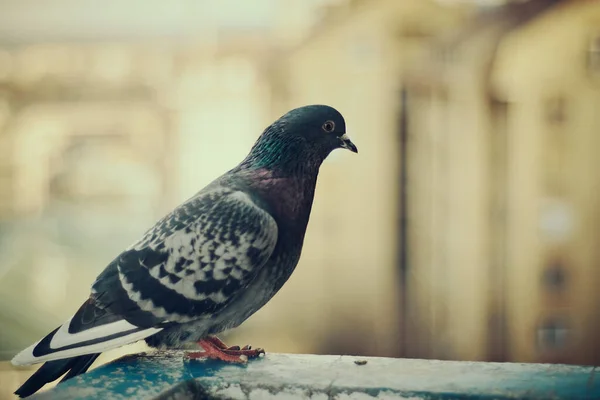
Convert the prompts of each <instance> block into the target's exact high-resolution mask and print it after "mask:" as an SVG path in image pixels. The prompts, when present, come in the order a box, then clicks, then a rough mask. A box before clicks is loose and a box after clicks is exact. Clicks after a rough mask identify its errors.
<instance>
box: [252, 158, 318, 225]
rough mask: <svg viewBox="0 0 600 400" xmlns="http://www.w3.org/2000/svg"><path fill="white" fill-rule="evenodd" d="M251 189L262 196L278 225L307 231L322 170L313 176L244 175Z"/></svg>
mask: <svg viewBox="0 0 600 400" xmlns="http://www.w3.org/2000/svg"><path fill="white" fill-rule="evenodd" d="M244 172H245V175H246V176H247V177H248V178H249V179H248V185H249V186H250V187H251V189H252V190H253V191H254V192H256V193H257V194H259V195H260V198H261V199H262V200H263V201H265V202H266V203H267V205H268V207H269V209H270V210H271V212H272V213H273V214H274V216H275V217H276V219H277V220H278V222H279V223H280V224H281V223H286V221H287V222H289V223H291V224H292V225H293V227H294V228H297V229H300V230H301V231H303V230H304V229H306V225H307V223H308V218H309V217H310V211H311V208H312V202H313V198H314V194H315V186H316V183H317V173H318V170H316V171H314V172H313V173H306V171H305V173H303V174H291V175H290V174H287V173H283V172H281V171H277V170H272V169H267V168H258V169H251V170H247V171H244Z"/></svg>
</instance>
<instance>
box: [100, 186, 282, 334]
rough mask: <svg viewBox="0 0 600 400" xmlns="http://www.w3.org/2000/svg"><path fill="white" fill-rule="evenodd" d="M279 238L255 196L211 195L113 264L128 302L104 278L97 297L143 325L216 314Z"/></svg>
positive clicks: (162, 224) (184, 209) (191, 202)
mask: <svg viewBox="0 0 600 400" xmlns="http://www.w3.org/2000/svg"><path fill="white" fill-rule="evenodd" d="M277 237H278V228H277V223H276V222H275V220H274V219H273V217H272V216H271V215H270V214H269V213H268V212H267V211H265V210H264V209H263V208H261V207H259V206H257V205H256V204H255V202H254V201H253V200H252V199H251V198H250V196H248V195H247V194H245V193H243V192H241V191H233V190H231V189H219V190H214V191H211V192H209V193H207V194H205V195H201V196H198V197H196V198H192V199H191V200H189V201H188V202H186V203H185V204H184V205H182V206H181V207H179V208H178V209H176V210H175V211H174V213H173V214H172V215H170V216H169V217H167V218H165V219H163V220H162V221H160V222H159V223H158V224H157V225H156V226H155V228H154V229H152V230H151V231H149V232H148V233H147V234H146V235H145V236H144V238H143V239H142V240H141V241H139V242H138V243H136V244H134V245H133V246H132V247H131V248H130V249H129V250H128V251H126V252H124V253H123V254H122V255H121V256H120V257H119V258H118V259H117V260H116V269H117V272H118V279H119V286H120V287H122V288H123V289H124V292H125V294H126V297H124V296H123V291H118V292H116V291H115V290H114V289H113V288H112V284H110V285H107V284H106V282H108V281H106V282H105V281H104V280H103V279H101V278H102V277H100V279H98V281H97V282H96V284H95V285H94V287H93V291H94V292H95V293H94V297H95V298H97V299H98V300H99V301H101V302H102V303H104V304H107V305H108V306H109V307H110V308H113V309H115V310H116V311H117V312H118V313H119V314H121V315H123V316H125V318H127V319H128V320H129V321H130V322H133V323H135V324H136V325H138V326H146V327H147V326H155V324H156V320H157V319H158V320H160V321H170V322H188V321H191V320H195V319H198V318H202V317H203V316H206V315H211V314H215V313H218V312H219V311H220V310H221V309H222V308H223V307H225V306H226V305H227V304H229V303H230V302H231V300H232V299H233V298H234V297H235V296H236V294H237V293H239V291H240V289H242V288H244V287H245V286H247V285H248V283H249V282H250V281H251V280H252V279H253V278H254V277H255V276H256V274H257V273H258V271H259V270H260V268H261V267H262V266H263V265H264V264H265V262H266V261H267V260H268V259H269V257H270V256H271V254H272V253H273V250H274V249H275V245H276V243H277ZM111 304H114V307H113V306H111ZM127 304H128V305H129V307H130V309H120V307H122V306H123V305H127ZM134 305H135V306H134ZM138 310H141V312H138ZM132 311H133V313H132Z"/></svg>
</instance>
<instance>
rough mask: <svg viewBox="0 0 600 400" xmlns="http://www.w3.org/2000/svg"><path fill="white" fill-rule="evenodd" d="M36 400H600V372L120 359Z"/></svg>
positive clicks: (382, 362) (174, 356)
mask: <svg viewBox="0 0 600 400" xmlns="http://www.w3.org/2000/svg"><path fill="white" fill-rule="evenodd" d="M359 360H363V361H366V364H364V365H357V363H355V361H359ZM31 398H32V399H36V400H43V399H66V400H69V399H90V400H94V399H98V400H100V399H116V400H119V399H131V398H133V399H161V400H162V399H175V398H177V399H188V398H189V399H192V398H193V399H205V398H217V399H248V400H259V399H275V398H285V399H311V400H325V399H340V400H341V399H344V400H346V399H348V400H349V399H371V398H372V399H431V400H433V399H590V400H591V399H600V368H596V367H586V366H568V365H554V364H513V363H482V362H456V361H434V360H414V359H392V358H379V357H353V356H316V355H292V354H267V355H266V357H264V358H261V359H258V360H252V361H250V362H249V363H248V364H247V365H243V366H240V365H230V364H224V363H221V362H217V361H202V360H187V359H186V358H185V357H184V353H183V352H157V353H151V354H139V355H132V356H127V357H123V358H120V359H118V360H115V361H113V362H111V363H109V364H106V365H103V366H101V367H99V368H96V369H95V370H93V371H90V372H88V373H87V374H85V375H82V376H79V377H77V378H74V379H71V380H70V381H67V382H65V383H63V384H59V385H58V386H56V387H55V388H53V389H51V390H49V391H46V392H42V393H40V394H38V395H36V396H33V397H31Z"/></svg>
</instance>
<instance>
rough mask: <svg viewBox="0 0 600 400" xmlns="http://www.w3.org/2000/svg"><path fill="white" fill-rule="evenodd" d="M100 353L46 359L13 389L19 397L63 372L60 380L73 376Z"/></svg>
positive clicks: (28, 393)
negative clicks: (23, 381) (60, 358)
mask: <svg viewBox="0 0 600 400" xmlns="http://www.w3.org/2000/svg"><path fill="white" fill-rule="evenodd" d="M99 355H100V353H94V354H86V355H83V356H77V357H71V358H65V359H63V360H55V361H48V362H46V363H44V365H42V366H41V367H40V369H38V370H37V371H35V373H34V374H33V375H31V377H30V378H29V379H27V381H26V382H25V383H24V384H23V385H21V387H20V388H18V389H17V390H16V391H15V394H16V395H17V396H19V397H28V396H31V395H32V394H34V393H35V392H37V391H38V390H40V389H41V388H42V387H43V386H44V385H45V384H46V383H50V382H52V381H55V380H57V379H58V378H60V377H61V375H63V374H64V373H65V372H66V373H67V374H66V375H65V377H64V378H63V379H62V380H61V382H64V381H66V380H67V379H71V378H73V377H74V376H77V375H80V374H83V373H84V372H85V371H87V370H88V368H89V367H90V366H91V365H92V363H93V362H94V361H95V360H96V358H98V356H99Z"/></svg>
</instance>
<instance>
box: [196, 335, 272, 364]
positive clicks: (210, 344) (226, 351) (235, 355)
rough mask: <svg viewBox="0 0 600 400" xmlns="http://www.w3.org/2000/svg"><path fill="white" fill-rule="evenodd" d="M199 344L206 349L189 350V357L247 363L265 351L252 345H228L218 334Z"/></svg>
mask: <svg viewBox="0 0 600 400" xmlns="http://www.w3.org/2000/svg"><path fill="white" fill-rule="evenodd" d="M198 344H199V345H200V346H202V348H203V349H204V351H195V352H188V353H187V357H189V358H193V359H195V358H210V359H213V360H221V361H225V362H233V363H245V362H246V361H248V359H250V358H256V357H258V356H260V355H261V354H264V353H265V351H264V350H263V349H252V348H251V347H250V346H244V347H243V348H241V349H240V346H231V347H227V345H226V344H225V343H223V342H222V341H221V339H219V338H218V337H216V336H208V337H206V338H204V339H202V340H200V341H198Z"/></svg>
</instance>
